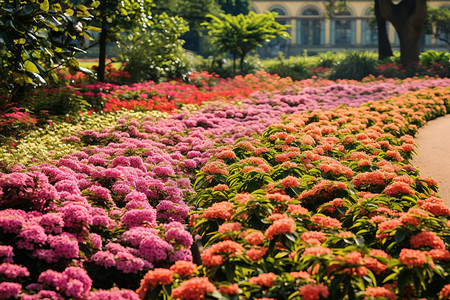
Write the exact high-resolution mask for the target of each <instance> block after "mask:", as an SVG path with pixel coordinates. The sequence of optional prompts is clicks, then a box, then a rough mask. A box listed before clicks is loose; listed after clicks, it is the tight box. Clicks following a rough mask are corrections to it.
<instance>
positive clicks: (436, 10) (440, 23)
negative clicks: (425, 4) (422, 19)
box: [428, 7, 450, 50]
mask: <svg viewBox="0 0 450 300" xmlns="http://www.w3.org/2000/svg"><path fill="white" fill-rule="evenodd" d="M428 23H429V24H430V25H431V27H432V29H431V31H432V33H433V35H434V37H435V38H436V39H437V40H439V41H443V42H444V43H446V44H447V47H448V48H449V50H450V8H448V7H443V8H440V7H430V8H428Z"/></svg>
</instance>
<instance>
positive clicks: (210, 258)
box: [201, 240, 244, 266]
mask: <svg viewBox="0 0 450 300" xmlns="http://www.w3.org/2000/svg"><path fill="white" fill-rule="evenodd" d="M242 251H244V247H242V245H241V244H239V243H236V242H233V241H229V240H228V241H222V242H219V243H217V244H214V245H212V246H211V247H209V248H206V249H205V250H203V252H202V254H201V258H202V261H203V264H204V265H205V266H221V265H222V264H223V263H224V259H223V256H222V255H228V256H233V255H236V254H238V253H240V252H242Z"/></svg>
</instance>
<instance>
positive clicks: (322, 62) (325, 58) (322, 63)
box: [316, 51, 339, 68]
mask: <svg viewBox="0 0 450 300" xmlns="http://www.w3.org/2000/svg"><path fill="white" fill-rule="evenodd" d="M317 57H318V60H319V61H318V63H317V66H316V67H322V68H332V67H334V65H335V64H336V62H337V61H338V60H339V55H338V54H335V53H333V52H330V51H328V52H321V53H319V54H317Z"/></svg>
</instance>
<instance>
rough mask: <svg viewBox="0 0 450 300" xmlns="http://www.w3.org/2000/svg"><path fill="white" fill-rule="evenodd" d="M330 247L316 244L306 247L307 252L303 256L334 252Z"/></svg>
mask: <svg viewBox="0 0 450 300" xmlns="http://www.w3.org/2000/svg"><path fill="white" fill-rule="evenodd" d="M332 253H333V252H332V251H331V249H330V248H325V247H322V246H316V247H309V248H306V249H305V252H303V254H302V256H306V255H314V256H321V255H326V254H332Z"/></svg>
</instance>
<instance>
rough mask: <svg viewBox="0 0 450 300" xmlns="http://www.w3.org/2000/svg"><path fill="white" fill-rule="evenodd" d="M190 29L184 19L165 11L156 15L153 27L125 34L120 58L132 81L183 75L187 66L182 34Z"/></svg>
mask: <svg viewBox="0 0 450 300" xmlns="http://www.w3.org/2000/svg"><path fill="white" fill-rule="evenodd" d="M187 30H188V27H187V26H186V22H185V21H184V20H183V19H182V18H179V17H168V16H167V15H165V14H163V15H161V17H159V16H156V17H155V24H154V25H153V26H152V27H151V28H149V29H147V30H146V29H142V30H141V29H139V30H136V31H135V32H134V33H133V34H132V35H128V36H126V37H123V38H122V40H121V41H120V42H119V48H120V50H121V54H120V55H119V57H118V59H119V61H121V62H122V63H123V64H124V68H123V70H124V71H126V72H128V73H129V74H130V81H132V82H142V81H147V80H153V81H155V82H159V81H161V80H163V79H167V78H177V77H178V78H180V77H184V75H185V74H186V73H187V72H188V65H187V60H186V59H185V58H184V50H183V48H182V45H183V43H184V41H183V40H181V39H180V36H181V35H182V34H183V33H185V32H186V31H187Z"/></svg>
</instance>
